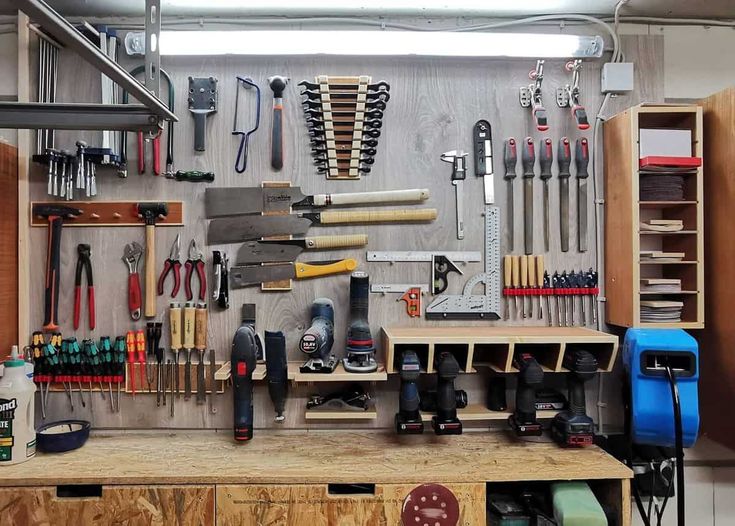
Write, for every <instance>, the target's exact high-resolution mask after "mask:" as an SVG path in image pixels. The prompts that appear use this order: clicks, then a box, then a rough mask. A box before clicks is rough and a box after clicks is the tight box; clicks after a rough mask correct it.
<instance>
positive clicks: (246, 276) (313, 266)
mask: <svg viewBox="0 0 735 526" xmlns="http://www.w3.org/2000/svg"><path fill="white" fill-rule="evenodd" d="M356 268H357V261H356V260H354V259H341V260H336V261H311V262H309V263H300V262H298V261H297V262H295V263H285V264H282V265H248V266H235V267H232V269H231V270H230V286H231V287H232V288H233V289H239V288H243V287H249V286H252V285H259V284H261V283H268V282H270V281H281V280H284V279H306V278H316V277H319V276H327V275H331V274H339V273H342V272H352V271H353V270H354V269H356Z"/></svg>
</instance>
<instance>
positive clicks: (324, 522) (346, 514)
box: [216, 483, 485, 526]
mask: <svg viewBox="0 0 735 526" xmlns="http://www.w3.org/2000/svg"><path fill="white" fill-rule="evenodd" d="M443 485H444V486H446V487H447V488H448V489H449V490H450V491H452V493H454V495H455V496H456V497H457V500H458V501H459V509H460V520H459V523H458V524H459V525H460V526H477V525H481V524H485V484H483V483H477V484H474V483H473V484H443ZM416 486H418V484H375V489H374V491H373V492H370V493H357V492H356V493H352V494H332V493H330V492H329V488H328V486H327V485H326V484H313V485H306V484H293V485H280V484H266V485H231V486H221V485H218V486H217V489H216V500H217V524H218V525H222V526H225V525H227V526H276V525H278V526H378V525H380V526H384V525H385V526H400V524H401V509H402V507H403V501H404V499H405V498H406V496H407V495H408V494H409V493H410V492H411V490H412V489H414V488H415V487H416Z"/></svg>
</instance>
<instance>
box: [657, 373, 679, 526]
mask: <svg viewBox="0 0 735 526" xmlns="http://www.w3.org/2000/svg"><path fill="white" fill-rule="evenodd" d="M666 377H667V378H668V379H669V385H670V386H671V398H672V400H673V404H674V435H675V440H676V492H677V495H676V519H677V523H678V526H684V522H685V516H684V515H685V510H686V508H685V502H684V437H683V431H682V425H681V403H680V401H679V386H678V385H677V384H676V377H675V376H674V372H673V371H672V370H671V365H670V364H669V363H668V362H667V364H666ZM661 515H663V508H662V509H661ZM660 520H661V518H660V517H659V521H660Z"/></svg>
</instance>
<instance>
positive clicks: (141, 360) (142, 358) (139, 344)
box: [135, 329, 150, 392]
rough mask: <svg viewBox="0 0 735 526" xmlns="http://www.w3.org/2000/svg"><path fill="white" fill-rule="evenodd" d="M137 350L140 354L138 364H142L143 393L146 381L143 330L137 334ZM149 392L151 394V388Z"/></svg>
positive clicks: (141, 381)
mask: <svg viewBox="0 0 735 526" xmlns="http://www.w3.org/2000/svg"><path fill="white" fill-rule="evenodd" d="M135 350H136V351H137V352H138V363H139V364H140V390H141V391H143V383H144V381H145V332H144V331H143V329H139V330H138V331H137V332H136V333H135ZM148 392H150V386H149V387H148Z"/></svg>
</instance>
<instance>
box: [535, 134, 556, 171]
mask: <svg viewBox="0 0 735 526" xmlns="http://www.w3.org/2000/svg"><path fill="white" fill-rule="evenodd" d="M553 163H554V145H553V143H552V142H551V139H550V138H549V137H546V138H545V139H544V140H542V141H541V152H540V153H539V168H541V173H540V174H539V177H540V178H541V180H542V181H545V180H547V179H551V165H552V164H553Z"/></svg>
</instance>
